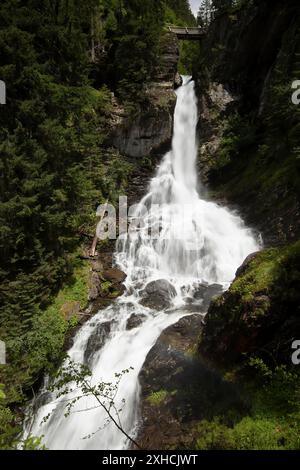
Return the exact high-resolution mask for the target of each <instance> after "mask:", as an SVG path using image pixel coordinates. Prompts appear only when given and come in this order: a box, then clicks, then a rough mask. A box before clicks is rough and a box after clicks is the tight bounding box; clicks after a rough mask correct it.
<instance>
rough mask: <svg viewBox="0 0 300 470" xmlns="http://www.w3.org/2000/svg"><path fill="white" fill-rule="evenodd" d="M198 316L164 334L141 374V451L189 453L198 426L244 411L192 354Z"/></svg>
mask: <svg viewBox="0 0 300 470" xmlns="http://www.w3.org/2000/svg"><path fill="white" fill-rule="evenodd" d="M201 329H202V316H201V315H197V314H196V315H190V316H187V317H184V318H182V319H181V320H179V321H178V322H177V323H176V324H175V325H172V326H170V327H169V328H167V329H166V330H165V331H164V332H163V333H162V334H161V336H160V337H159V339H158V341H157V342H156V344H155V346H154V347H153V348H152V349H151V351H150V352H149V354H148V356H147V358H146V361H145V363H144V366H143V369H142V371H141V373H140V377H139V379H140V383H141V388H142V413H141V415H142V422H141V429H140V433H139V436H138V439H137V440H138V442H139V444H140V445H141V446H142V447H143V448H145V449H149V450H151V449H192V448H193V446H194V438H195V436H196V434H197V433H196V424H197V422H199V420H201V419H206V418H208V417H209V415H212V416H213V414H214V413H215V412H219V413H220V414H221V413H222V412H224V411H225V410H227V408H228V407H230V406H232V407H236V408H238V409H240V410H241V409H243V407H244V404H243V403H242V401H241V399H240V396H239V392H238V390H237V389H236V386H235V385H234V384H232V383H227V382H226V381H224V380H223V379H222V378H221V376H220V375H219V374H218V373H216V372H215V371H214V370H210V369H209V368H208V367H207V366H206V365H205V364H203V363H202V362H201V361H200V360H199V358H198V357H197V354H196V345H197V342H198V340H199V335H200V333H201Z"/></svg>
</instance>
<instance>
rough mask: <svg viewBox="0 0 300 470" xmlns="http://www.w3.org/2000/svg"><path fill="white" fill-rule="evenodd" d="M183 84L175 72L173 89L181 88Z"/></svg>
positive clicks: (180, 77)
mask: <svg viewBox="0 0 300 470" xmlns="http://www.w3.org/2000/svg"><path fill="white" fill-rule="evenodd" d="M182 84H183V80H182V76H181V75H180V74H179V73H178V72H177V73H176V75H175V80H174V85H175V89H176V88H179V87H181V86H182Z"/></svg>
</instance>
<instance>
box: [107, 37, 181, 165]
mask: <svg viewBox="0 0 300 470" xmlns="http://www.w3.org/2000/svg"><path fill="white" fill-rule="evenodd" d="M160 50H161V54H160V64H159V66H157V67H156V69H155V70H154V72H153V77H152V81H151V82H150V83H148V84H147V86H145V90H144V93H145V103H146V104H145V105H143V106H140V107H139V108H138V109H136V111H135V113H134V114H131V115H130V114H128V113H127V112H126V110H125V109H124V108H123V107H122V106H120V104H119V103H118V102H117V100H116V99H115V98H113V116H112V121H113V124H114V125H113V131H112V133H111V135H110V137H109V140H110V142H111V144H112V145H113V146H114V147H116V148H117V149H118V150H119V151H120V153H121V154H123V155H126V156H129V157H135V158H142V157H147V156H149V155H151V154H153V153H157V152H158V153H159V152H160V150H161V149H163V150H165V148H167V146H168V145H169V144H170V141H171V137H172V130H173V114H174V108H175V104H176V95H175V93H174V87H175V76H176V72H177V64H178V59H179V48H178V42H177V39H176V36H175V35H173V34H169V33H167V34H165V35H163V37H162V39H161V45H160Z"/></svg>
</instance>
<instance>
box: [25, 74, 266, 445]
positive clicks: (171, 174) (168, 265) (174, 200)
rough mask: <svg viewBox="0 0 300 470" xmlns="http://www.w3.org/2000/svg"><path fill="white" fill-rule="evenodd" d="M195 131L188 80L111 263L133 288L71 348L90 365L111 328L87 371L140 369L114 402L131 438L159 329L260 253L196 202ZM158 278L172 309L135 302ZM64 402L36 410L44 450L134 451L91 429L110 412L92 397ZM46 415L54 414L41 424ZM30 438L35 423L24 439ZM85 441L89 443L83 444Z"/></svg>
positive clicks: (226, 218)
mask: <svg viewBox="0 0 300 470" xmlns="http://www.w3.org/2000/svg"><path fill="white" fill-rule="evenodd" d="M196 125H197V102H196V96H195V92H194V83H193V81H191V80H190V78H189V77H184V84H183V86H182V87H181V88H179V89H178V90H177V105H176V110H175V118H174V137H173V143H172V150H171V151H170V152H169V153H167V154H166V155H165V157H164V159H163V161H162V163H161V164H160V166H159V168H158V170H157V174H156V176H155V177H154V178H153V179H152V180H151V182H150V187H149V192H148V194H147V195H146V196H145V197H144V198H143V199H142V201H141V202H140V204H139V205H138V206H137V208H136V210H135V213H134V217H135V218H137V219H139V220H142V222H143V223H142V225H141V226H139V227H138V228H136V229H135V230H131V231H129V233H128V235H126V236H124V237H122V238H120V239H119V240H118V243H117V250H116V253H115V259H116V263H117V264H118V265H119V266H120V267H121V269H123V270H124V271H125V272H126V273H127V280H126V287H127V292H126V293H125V294H124V295H123V296H122V297H121V298H120V299H118V300H117V301H116V302H115V303H114V304H113V305H111V306H110V307H108V308H107V309H105V310H103V311H100V312H99V313H98V314H97V315H96V316H94V317H93V318H92V319H91V320H90V321H89V322H87V323H86V324H85V325H84V326H83V327H82V328H81V330H80V331H79V333H78V334H77V336H76V338H75V340H74V345H73V347H72V348H71V349H70V350H69V352H68V354H69V356H70V358H71V359H72V360H73V361H75V362H82V363H84V362H86V358H85V351H86V348H87V344H88V341H89V338H90V337H91V336H92V335H93V334H94V333H95V331H96V330H97V331H99V328H100V329H101V325H103V327H104V324H105V325H107V324H108V322H110V332H109V333H108V334H107V336H106V338H105V342H104V345H103V346H102V348H101V349H100V350H98V351H95V352H94V354H93V355H92V357H91V359H90V361H89V367H90V369H91V371H92V377H93V383H95V384H96V383H98V382H100V381H102V380H103V381H110V380H113V378H114V373H115V372H120V371H121V370H123V369H127V368H129V367H133V368H134V369H133V371H131V372H130V373H129V374H127V375H125V376H124V377H123V378H122V381H121V383H120V387H119V390H118V394H117V397H116V404H117V406H118V405H121V403H122V399H125V407H124V410H123V411H122V413H121V414H120V419H121V423H122V426H123V429H125V430H126V432H128V433H129V434H130V435H132V436H133V437H134V436H136V433H137V426H138V422H139V392H140V390H139V382H138V375H139V372H140V370H141V368H142V366H143V363H144V361H145V358H146V356H147V354H148V352H149V351H150V349H151V347H152V346H153V345H154V344H155V342H156V340H157V338H158V337H159V335H160V333H161V332H162V331H163V330H164V329H165V328H167V327H168V326H170V325H171V324H174V323H175V322H177V321H178V320H179V319H180V318H181V317H183V316H185V315H187V314H188V313H187V311H186V310H185V302H186V296H187V294H188V295H190V296H192V295H193V291H194V290H196V289H197V286H199V284H200V283H202V285H203V283H204V284H207V285H209V284H213V283H218V284H222V285H223V287H224V288H226V287H227V286H228V284H229V283H230V282H231V281H232V279H233V278H234V275H235V271H236V269H237V268H238V266H240V264H241V263H242V262H243V260H244V259H245V258H246V256H247V255H248V254H250V253H252V252H254V251H257V250H258V249H259V245H258V243H257V242H256V240H255V238H254V237H253V235H252V233H251V231H250V230H249V229H247V228H246V227H245V226H244V224H243V222H242V220H241V219H240V218H239V217H238V216H237V215H235V214H233V213H231V212H230V211H229V210H227V209H226V208H222V207H220V206H218V205H216V204H214V203H212V202H207V201H205V200H204V199H201V196H199V192H198V191H197V176H196V174H197V173H196V157H197V146H196ZM153 232H154V233H155V234H156V236H154V237H153V236H151V233H153ZM149 234H150V235H149ZM159 279H166V280H168V281H169V282H171V283H172V285H173V286H174V287H175V289H176V292H177V295H176V296H175V298H174V299H173V302H174V306H173V309H170V310H169V311H160V312H158V311H154V310H151V309H149V308H146V307H143V306H142V305H141V304H140V303H139V302H140V296H141V292H142V290H143V289H144V287H145V286H146V285H147V284H148V283H149V282H150V281H153V280H159ZM134 313H136V314H143V315H144V321H143V323H142V324H141V325H140V326H138V327H136V328H134V329H132V330H127V329H126V324H127V320H128V319H129V318H130V316H131V315H132V314H134ZM41 393H43V391H42V392H41ZM65 400H66V397H61V398H58V399H56V397H55V396H54V395H53V394H51V396H50V397H48V400H47V403H46V404H45V405H43V406H40V407H39V408H38V410H37V412H36V415H35V417H34V421H33V424H31V426H30V433H31V434H32V435H40V436H41V435H44V439H43V441H44V443H45V445H46V447H47V448H49V449H110V450H113V449H124V448H127V447H128V445H129V443H128V441H127V440H126V438H125V437H124V435H123V434H122V433H121V432H120V431H118V429H117V428H116V427H115V426H114V424H113V423H109V424H108V425H106V427H105V428H104V429H102V430H100V431H99V432H95V431H97V429H99V428H100V427H101V426H103V425H104V423H105V421H106V415H105V412H104V411H103V410H102V409H101V408H95V405H96V403H95V399H94V398H93V397H89V398H82V399H81V400H80V401H79V402H78V403H77V404H76V406H75V407H74V410H73V413H72V414H71V415H70V416H69V417H67V418H65V416H64V408H65ZM83 409H84V410H86V411H82V410H83ZM87 409H89V410H87ZM48 413H51V414H52V415H51V418H50V419H49V420H48V421H47V422H46V423H42V424H41V422H42V420H43V417H44V416H46V415H48ZM28 433H29V425H27V429H25V435H26V434H27V435H28ZM87 435H91V437H90V438H89V439H83V438H84V437H85V436H87Z"/></svg>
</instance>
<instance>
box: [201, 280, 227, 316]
mask: <svg viewBox="0 0 300 470" xmlns="http://www.w3.org/2000/svg"><path fill="white" fill-rule="evenodd" d="M222 292H223V287H222V286H221V285H220V284H210V285H205V284H202V285H200V286H198V287H197V290H196V291H195V293H194V299H196V300H202V303H201V308H202V311H203V312H206V311H207V309H208V307H209V305H210V302H211V300H212V299H213V298H214V297H216V296H218V295H221V294H222Z"/></svg>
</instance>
